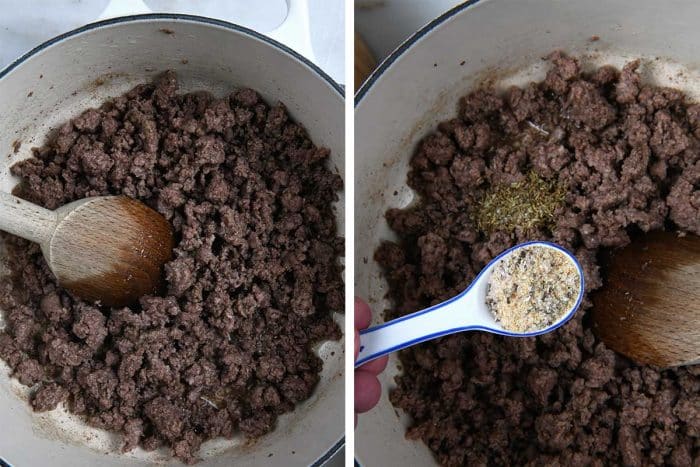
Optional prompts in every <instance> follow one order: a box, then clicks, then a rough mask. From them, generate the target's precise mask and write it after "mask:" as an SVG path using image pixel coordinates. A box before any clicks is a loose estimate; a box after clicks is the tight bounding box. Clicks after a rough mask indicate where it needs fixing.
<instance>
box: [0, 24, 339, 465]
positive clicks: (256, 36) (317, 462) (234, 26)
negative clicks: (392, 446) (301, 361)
mask: <svg viewBox="0 0 700 467" xmlns="http://www.w3.org/2000/svg"><path fill="white" fill-rule="evenodd" d="M150 20H176V21H189V22H194V23H202V24H208V25H213V26H219V27H222V28H225V29H230V30H232V31H236V32H239V33H243V34H245V35H248V36H250V37H252V38H254V39H258V40H260V41H262V42H265V43H267V44H269V45H271V46H273V47H275V48H277V49H279V50H281V51H283V52H284V53H286V54H287V55H290V56H292V57H293V58H295V59H296V60H298V61H300V62H302V63H303V64H304V65H306V66H307V67H308V68H309V69H310V70H311V71H313V72H314V73H315V74H316V75H318V76H319V77H320V78H322V79H323V80H324V81H326V82H327V83H328V84H329V85H330V86H331V88H332V89H333V90H334V91H335V92H336V93H337V94H338V95H339V96H340V98H341V99H344V98H345V96H344V94H345V93H344V91H343V87H342V86H341V85H339V84H338V83H336V82H335V80H333V78H331V77H330V76H329V75H328V74H327V73H326V72H324V71H323V70H322V69H321V68H319V67H318V66H317V65H316V64H314V63H313V62H311V61H310V60H309V59H307V58H306V57H304V56H302V55H301V54H299V53H297V52H295V51H294V50H293V49H291V48H289V47H287V46H286V45H284V44H282V43H281V42H278V41H276V40H274V39H271V38H269V37H267V36H266V35H264V34H261V33H259V32H256V31H254V30H252V29H249V28H246V27H245V26H240V25H238V24H234V23H229V22H228V21H223V20H219V19H214V18H208V17H205V16H196V15H186V14H177V13H147V14H140V15H129V16H120V17H117V18H110V19H106V20H102V21H97V22H94V23H89V24H87V25H85V26H81V27H79V28H77V29H73V30H72V31H69V32H66V33H63V34H61V35H59V36H56V37H54V38H52V39H49V40H48V41H46V42H43V43H42V44H40V45H38V46H36V47H34V48H33V49H32V50H30V51H29V52H27V53H25V54H24V55H22V56H21V57H19V58H18V59H17V60H15V61H13V62H11V63H10V64H9V65H7V66H6V67H5V68H3V69H2V70H0V80H2V79H3V78H4V77H5V76H7V75H8V74H9V73H10V72H11V71H12V70H14V69H15V68H17V67H18V66H20V65H21V64H23V63H24V62H25V61H27V60H28V59H30V58H32V57H33V56H35V55H37V54H38V53H40V52H42V51H43V50H45V49H47V48H49V47H51V46H52V45H54V44H57V43H59V42H61V41H63V40H66V39H69V38H71V37H73V36H77V35H79V34H81V33H83V32H87V31H92V30H95V29H99V28H102V27H105V26H111V25H115V24H121V23H132V22H138V21H150ZM344 445H345V436H342V437H341V438H340V439H339V440H338V441H337V442H336V443H335V444H334V445H333V446H331V447H330V448H329V449H328V450H327V451H326V452H325V453H324V454H323V455H321V456H320V457H319V458H318V459H316V460H315V461H314V462H313V463H312V464H311V465H310V467H320V466H322V465H323V464H325V463H326V462H327V461H328V460H329V459H330V458H331V457H333V456H334V455H335V454H336V453H337V452H338V451H339V450H340V449H341V448H342V447H343V446H344ZM0 467H12V465H11V464H10V463H9V462H8V461H6V460H4V459H3V458H2V457H0Z"/></svg>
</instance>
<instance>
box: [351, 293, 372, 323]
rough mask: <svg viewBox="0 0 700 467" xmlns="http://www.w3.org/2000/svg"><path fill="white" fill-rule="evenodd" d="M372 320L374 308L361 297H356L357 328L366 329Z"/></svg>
mask: <svg viewBox="0 0 700 467" xmlns="http://www.w3.org/2000/svg"><path fill="white" fill-rule="evenodd" d="M370 322H372V310H370V308H369V305H367V303H365V302H364V301H363V300H362V299H361V298H360V297H355V328H357V329H364V328H366V327H367V326H369V323H370Z"/></svg>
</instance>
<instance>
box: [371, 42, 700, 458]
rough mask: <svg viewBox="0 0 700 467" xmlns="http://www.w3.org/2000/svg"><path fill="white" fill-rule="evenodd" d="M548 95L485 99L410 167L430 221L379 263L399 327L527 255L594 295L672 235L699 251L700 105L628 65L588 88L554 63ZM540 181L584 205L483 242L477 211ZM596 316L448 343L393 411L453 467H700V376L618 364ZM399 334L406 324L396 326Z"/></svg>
mask: <svg viewBox="0 0 700 467" xmlns="http://www.w3.org/2000/svg"><path fill="white" fill-rule="evenodd" d="M549 60H550V61H551V63H552V66H551V69H550V70H549V72H548V73H547V76H546V79H545V80H544V81H543V82H540V83H532V84H530V85H528V86H526V87H524V88H515V87H514V88H511V89H509V90H508V91H507V92H506V93H505V94H497V93H496V92H494V91H492V90H488V89H485V90H484V89H481V90H477V91H474V92H472V93H470V94H468V95H467V96H465V97H463V98H462V99H461V101H460V104H459V118H455V119H453V120H449V121H445V122H442V123H441V124H440V125H439V127H438V129H437V130H436V132H435V133H433V134H431V135H429V136H427V137H426V138H425V139H424V140H423V141H422V142H421V144H420V146H419V147H418V149H417V151H416V153H415V155H414V156H413V158H412V160H411V170H410V173H409V176H408V184H409V185H410V186H411V187H412V188H413V189H415V190H416V191H417V192H418V193H419V194H420V196H421V202H420V204H418V205H417V206H414V207H411V208H408V209H405V210H396V209H392V210H390V211H388V212H387V214H386V217H387V219H388V222H389V224H390V226H391V227H392V229H393V230H394V231H395V232H396V233H397V234H398V235H399V237H400V241H399V242H398V243H393V242H386V243H384V244H382V245H381V246H380V247H379V249H378V250H377V252H376V254H375V258H376V260H377V261H378V262H379V263H380V265H381V266H382V267H383V268H384V270H385V273H386V277H387V278H388V280H389V284H390V290H391V292H390V293H391V297H392V298H393V299H394V302H395V306H396V308H395V310H402V311H405V312H410V311H414V310H418V309H421V308H424V307H426V306H428V305H431V304H434V303H437V302H440V301H443V300H445V299H447V298H449V297H452V296H454V295H456V294H457V293H458V292H460V291H462V290H463V289H464V288H465V287H466V286H467V285H468V284H469V282H470V281H471V280H472V279H473V278H474V276H475V274H476V273H477V272H478V271H479V270H480V269H481V268H483V267H484V266H485V265H486V263H487V262H488V261H489V260H490V259H492V258H493V257H494V256H495V255H497V254H498V253H500V252H501V251H503V250H504V249H506V248H508V247H510V246H513V245H514V244H516V243H519V242H522V241H526V240H534V239H543V240H553V241H555V242H558V243H560V244H562V245H564V246H565V247H567V248H569V249H570V250H572V251H574V252H575V254H576V255H577V257H578V258H579V260H580V261H581V263H582V265H583V267H584V269H585V275H586V285H587V291H586V292H587V293H589V292H591V291H593V290H595V289H598V288H600V287H601V286H602V285H603V282H602V278H601V274H600V271H599V269H598V266H597V264H596V254H597V252H598V251H599V250H600V249H601V248H611V247H621V246H624V245H626V244H627V243H629V242H630V236H633V235H640V234H643V232H648V231H651V230H660V229H672V230H678V231H681V232H685V233H688V234H698V235H700V105H698V104H691V103H689V102H687V100H686V98H685V96H684V95H683V94H682V93H681V92H680V91H678V90H675V89H668V88H660V87H654V86H651V85H647V84H644V83H642V81H641V79H640V76H639V74H638V73H637V68H638V67H639V66H640V63H639V62H637V61H635V62H631V63H628V64H627V65H626V66H625V67H624V69H623V70H622V71H621V72H619V71H617V70H615V69H614V68H612V67H609V66H606V67H602V68H599V69H597V70H596V71H594V72H593V73H591V74H583V73H582V72H581V69H580V64H579V62H578V61H577V60H576V59H573V58H570V57H567V56H565V55H564V54H562V53H559V52H555V53H553V54H552V55H551V56H550V57H549ZM530 171H535V173H536V174H537V175H539V176H540V177H542V178H544V179H553V178H557V179H558V180H559V181H560V182H561V183H564V184H565V186H566V188H567V190H568V195H567V198H566V202H565V204H564V206H562V207H561V208H560V209H559V211H558V212H557V216H556V222H555V225H554V226H553V227H552V228H551V229H538V230H531V231H522V230H516V231H515V232H503V231H497V232H495V233H493V234H491V235H490V236H488V237H487V236H485V235H484V234H483V233H481V232H478V231H477V229H476V227H475V225H474V223H473V221H472V218H471V217H470V214H469V213H470V206H473V205H474V203H477V202H478V200H479V199H480V198H481V197H482V196H483V195H484V193H485V192H486V190H488V188H489V187H491V186H494V185H497V184H501V183H512V182H515V181H518V180H522V179H523V178H524V177H526V176H527V174H528V173H529V172H530ZM590 306H591V302H590V300H589V299H588V298H587V299H586V300H585V301H584V304H583V310H582V311H580V312H579V313H577V314H576V316H575V318H574V319H573V320H572V321H571V322H569V323H568V324H567V325H565V326H564V327H562V328H560V329H559V330H557V331H555V332H553V333H551V334H547V335H544V336H541V337H538V338H526V339H508V338H502V337H498V336H494V335H491V334H486V333H463V334H456V335H452V336H448V337H445V338H442V339H439V340H435V341H432V342H429V343H426V344H422V345H420V346H415V347H412V348H411V349H408V350H406V351H404V352H402V353H401V354H400V359H401V365H402V368H403V374H402V375H401V376H399V377H398V378H397V388H396V389H395V390H394V391H393V392H392V393H391V395H390V399H391V401H392V403H393V404H394V405H395V406H397V407H400V408H401V409H403V410H405V411H406V412H407V413H408V414H409V415H410V416H411V417H412V426H411V427H410V428H409V430H408V432H407V436H408V438H410V439H420V440H422V441H423V442H424V443H425V444H426V445H427V446H428V447H429V448H430V449H431V450H432V451H433V452H434V453H435V455H436V457H437V459H438V460H439V462H440V463H442V464H443V465H449V466H457V465H532V466H535V465H581V466H583V465H592V466H603V465H630V466H640V465H673V466H691V465H693V466H698V465H700V366H689V367H684V368H676V369H670V370H664V371H659V370H658V369H655V368H652V367H648V366H640V365H636V364H634V363H632V362H631V361H629V360H628V359H626V358H624V357H623V356H621V355H617V354H616V353H614V352H613V351H611V350H610V349H608V348H606V347H605V345H604V344H603V343H602V342H600V341H599V340H598V339H597V337H596V336H595V335H594V334H593V332H592V331H591V323H590V317H589V314H588V313H587V312H586V310H587V309H589V308H590ZM388 314H389V317H395V316H396V315H397V312H395V311H390V312H389V313H388Z"/></svg>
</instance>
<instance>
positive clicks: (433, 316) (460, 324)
mask: <svg viewBox="0 0 700 467" xmlns="http://www.w3.org/2000/svg"><path fill="white" fill-rule="evenodd" d="M470 302H471V300H469V296H468V294H460V295H458V296H456V297H454V298H452V299H450V300H447V301H445V302H442V303H439V304H437V305H434V306H431V307H430V308H426V309H425V310H421V311H417V312H415V313H412V314H410V315H406V316H402V317H400V318H396V319H394V320H392V321H388V322H386V323H383V324H379V325H377V326H374V327H371V328H367V329H364V330H362V331H360V352H359V354H358V356H357V360H356V361H355V368H357V367H358V366H360V365H362V364H364V363H367V362H369V361H371V360H374V359H375V358H379V357H381V356H384V355H386V354H389V353H391V352H396V351H397V350H401V349H405V348H406V347H410V346H412V345H415V344H419V343H421V342H425V341H427V340H430V339H435V338H438V337H442V336H446V335H448V334H452V333H455V332H460V331H466V330H469V329H471V328H472V326H470V325H469V322H468V320H467V317H468V316H469V313H468V309H469V307H470V306H471V305H472V304H471V303H470Z"/></svg>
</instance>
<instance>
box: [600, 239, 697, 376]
mask: <svg viewBox="0 0 700 467" xmlns="http://www.w3.org/2000/svg"><path fill="white" fill-rule="evenodd" d="M600 259H601V267H602V268H603V271H604V272H605V273H606V277H604V279H605V285H604V286H603V287H602V288H601V289H600V290H599V291H597V292H596V293H594V294H593V295H592V300H593V305H594V306H593V320H594V324H593V326H594V331H595V332H596V334H597V335H598V336H599V337H600V338H601V339H602V340H603V342H605V344H606V345H607V346H608V347H610V348H612V349H613V350H615V351H617V352H619V353H621V354H623V355H626V356H627V357H629V358H631V359H632V360H634V361H636V362H638V363H642V364H650V365H655V366H657V367H661V368H668V367H674V366H680V365H690V364H695V363H700V237H697V236H694V235H686V236H678V235H677V234H675V233H672V232H654V233H650V234H647V235H643V236H641V237H639V238H638V239H636V240H634V241H633V242H632V243H631V244H630V245H628V246H627V247H625V248H622V249H619V250H613V251H609V252H606V253H604V254H603V256H602V257H601V258H600Z"/></svg>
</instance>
